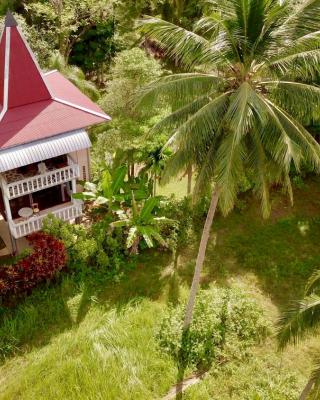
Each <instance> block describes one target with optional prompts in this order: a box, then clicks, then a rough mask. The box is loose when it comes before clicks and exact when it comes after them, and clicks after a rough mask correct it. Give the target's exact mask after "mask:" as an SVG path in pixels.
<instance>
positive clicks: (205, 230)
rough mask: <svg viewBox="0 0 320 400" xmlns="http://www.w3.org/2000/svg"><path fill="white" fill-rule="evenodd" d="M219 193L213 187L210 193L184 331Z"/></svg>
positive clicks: (190, 315) (192, 302) (189, 316)
mask: <svg viewBox="0 0 320 400" xmlns="http://www.w3.org/2000/svg"><path fill="white" fill-rule="evenodd" d="M219 195H220V190H219V189H215V190H214V191H213V193H212V197H211V203H210V207H209V211H208V214H207V218H206V222H205V224H204V228H203V231H202V236H201V241H200V246H199V250H198V256H197V261H196V266H195V270H194V275H193V280H192V285H191V289H190V294H189V299H188V304H187V308H186V314H185V317H184V323H183V330H184V331H186V330H188V328H189V326H190V324H191V321H192V315H193V308H194V303H195V300H196V295H197V291H198V288H199V284H200V276H201V271H202V266H203V263H204V258H205V255H206V250H207V244H208V240H209V235H210V230H211V226H212V221H213V217H214V214H215V212H216V209H217V204H218V200H219Z"/></svg>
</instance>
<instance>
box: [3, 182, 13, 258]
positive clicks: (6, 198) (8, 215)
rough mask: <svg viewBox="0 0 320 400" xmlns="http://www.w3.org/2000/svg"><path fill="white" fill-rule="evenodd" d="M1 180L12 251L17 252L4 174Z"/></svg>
mask: <svg viewBox="0 0 320 400" xmlns="http://www.w3.org/2000/svg"><path fill="white" fill-rule="evenodd" d="M0 181H1V191H2V198H3V203H4V208H5V210H6V216H7V224H8V230H9V235H10V240H11V246H12V253H13V254H16V253H17V242H16V239H15V238H14V237H13V236H12V233H11V229H10V223H11V222H12V213H11V208H10V202H9V198H8V193H7V187H6V184H5V182H4V179H3V176H1V179H0Z"/></svg>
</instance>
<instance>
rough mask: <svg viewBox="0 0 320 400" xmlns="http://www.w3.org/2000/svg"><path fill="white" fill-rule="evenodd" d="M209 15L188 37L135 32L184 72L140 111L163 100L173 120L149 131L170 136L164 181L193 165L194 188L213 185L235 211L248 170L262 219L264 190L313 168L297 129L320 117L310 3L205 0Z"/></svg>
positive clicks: (305, 136) (158, 27) (157, 28)
mask: <svg viewBox="0 0 320 400" xmlns="http://www.w3.org/2000/svg"><path fill="white" fill-rule="evenodd" d="M209 3H210V10H209V12H208V14H207V15H206V16H205V17H203V18H202V19H201V20H200V21H199V22H197V23H196V24H195V27H194V31H188V30H186V29H184V28H181V27H179V26H177V25H174V24H172V23H169V22H166V21H163V20H159V19H157V18H149V19H146V20H144V21H143V22H142V24H141V28H140V29H141V32H142V33H143V34H144V35H145V36H146V37H147V38H150V39H152V40H155V41H157V42H158V44H159V46H160V47H161V48H162V49H163V50H164V51H165V52H166V54H167V56H168V57H173V58H175V59H176V60H177V62H179V64H181V65H182V66H183V68H184V69H185V70H186V71H187V72H185V73H180V74H175V75H170V76H167V77H164V78H160V79H159V80H157V81H155V82H154V83H152V84H151V85H149V86H147V87H146V88H145V89H144V91H143V93H142V96H141V98H140V103H139V107H154V106H155V105H157V104H159V101H163V99H165V100H167V101H169V102H170V104H171V106H172V113H171V114H170V115H169V116H168V117H166V118H165V119H163V120H162V121H161V122H160V123H159V124H157V125H156V126H155V127H154V128H153V132H157V131H159V130H162V129H168V130H169V131H171V132H172V137H171V139H170V141H169V143H168V145H171V146H172V147H173V148H174V149H175V150H176V151H175V154H174V156H173V157H172V158H171V160H170V162H169V163H168V166H167V172H166V175H165V177H166V178H167V179H168V178H169V177H170V176H172V175H173V174H177V173H179V172H180V171H183V170H186V168H187V166H188V163H189V162H190V160H192V162H193V163H194V164H195V165H197V166H198V172H199V173H198V177H197V182H196V191H197V192H201V191H202V190H203V189H204V188H206V187H207V185H208V182H210V181H214V182H215V183H216V185H217V186H218V187H219V188H220V199H219V205H220V208H221V209H222V211H223V213H224V214H226V213H228V212H229V211H230V210H231V209H232V208H233V206H234V204H235V200H236V197H237V192H238V190H239V181H240V180H241V176H242V175H243V173H244V171H245V170H247V169H250V170H253V171H254V173H253V176H254V186H255V190H256V191H257V192H258V193H259V195H260V197H261V204H262V210H263V214H264V215H265V216H268V215H269V213H270V201H269V188H270V185H271V184H272V183H279V182H281V183H283V185H284V186H285V188H286V189H287V191H288V193H289V195H290V197H292V189H291V184H290V175H289V173H290V169H291V167H292V166H294V167H295V168H296V169H297V170H299V168H301V165H302V164H303V163H308V164H310V165H311V166H312V167H313V168H314V170H316V171H319V167H320V157H319V155H320V148H319V145H318V143H317V142H316V141H315V140H314V138H313V137H312V135H311V134H310V133H309V132H308V131H307V130H306V129H305V128H304V126H303V124H307V123H310V121H312V120H313V119H316V118H318V116H319V105H320V91H319V88H318V87H317V86H315V85H314V84H313V83H312V81H311V80H312V76H313V74H314V73H315V72H316V71H317V70H318V69H319V49H318V48H319V34H318V23H319V21H318V19H317V18H318V17H317V15H319V14H318V11H319V4H318V2H317V1H309V2H303V3H302V4H299V3H298V4H297V5H296V4H294V3H293V2H288V1H285V2H282V4H279V1H277V0H274V1H269V0H264V1H260V0H246V1H242V2H238V1H234V0H227V1H222V0H221V1H220V0H217V1H210V2H209Z"/></svg>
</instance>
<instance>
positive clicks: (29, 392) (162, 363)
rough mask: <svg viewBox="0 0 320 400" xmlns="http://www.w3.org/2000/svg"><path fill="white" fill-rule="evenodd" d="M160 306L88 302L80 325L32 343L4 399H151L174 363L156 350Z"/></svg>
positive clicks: (160, 391) (163, 386)
mask: <svg viewBox="0 0 320 400" xmlns="http://www.w3.org/2000/svg"><path fill="white" fill-rule="evenodd" d="M160 314H161V307H160V306H159V305H157V304H155V303H152V302H150V301H148V300H144V301H142V302H141V303H139V304H135V305H134V304H129V305H127V306H125V307H124V309H122V310H121V311H116V310H115V309H112V310H110V311H108V312H105V310H104V309H103V308H101V307H99V306H95V307H93V308H92V309H91V310H90V311H89V313H88V314H87V315H86V317H85V319H84V320H83V321H82V323H81V324H80V325H79V326H74V327H73V328H71V329H70V330H68V331H67V332H64V333H62V334H60V335H59V336H57V337H55V338H53V339H52V340H51V341H50V343H49V344H48V345H47V346H45V347H43V348H42V349H34V350H33V351H32V352H31V353H29V354H28V355H27V356H26V357H25V358H24V359H23V361H22V360H21V362H22V364H23V366H22V367H21V368H20V369H18V371H17V373H16V374H14V376H13V375H11V374H9V375H10V378H9V377H5V374H6V371H8V369H10V368H9V366H10V363H9V364H8V365H7V368H8V369H4V370H2V372H3V374H4V378H2V379H6V380H7V384H6V389H5V390H3V392H2V393H1V390H0V398H1V399H3V400H6V399H7V400H9V399H10V400H12V399H20V398H21V399H24V400H44V399H46V400H51V399H52V400H56V399H68V400H81V399H83V400H87V399H101V400H102V399H103V400H107V399H119V400H120V399H121V400H127V399H128V400H129V399H141V400H144V399H156V398H158V397H159V396H161V395H162V394H165V392H166V390H167V389H168V388H169V387H170V385H171V384H172V383H173V382H174V378H175V374H176V371H175V367H174V365H173V362H172V361H171V360H170V359H169V358H168V357H166V356H164V355H161V354H159V353H158V350H157V346H156V344H155V339H154V329H155V326H156V324H157V320H158V318H159V316H160Z"/></svg>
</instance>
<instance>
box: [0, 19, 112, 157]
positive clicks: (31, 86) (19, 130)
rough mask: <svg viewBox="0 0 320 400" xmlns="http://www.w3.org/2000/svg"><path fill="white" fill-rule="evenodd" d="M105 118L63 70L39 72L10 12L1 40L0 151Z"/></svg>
mask: <svg viewBox="0 0 320 400" xmlns="http://www.w3.org/2000/svg"><path fill="white" fill-rule="evenodd" d="M6 78H7V80H8V84H7V85H6V84H5V80H6ZM107 120H110V117H109V116H108V115H106V114H105V113H104V112H103V111H102V110H101V109H100V108H99V107H98V106H97V105H96V104H95V103H93V102H92V101H91V100H90V99H89V98H88V97H87V96H85V95H84V94H83V93H81V92H80V90H79V89H78V88H77V87H75V86H74V85H73V84H72V83H71V82H69V81H68V80H67V79H66V78H64V77H63V76H62V75H61V74H60V73H59V72H57V71H53V72H51V73H48V74H43V73H42V72H41V71H40V69H39V67H38V65H37V63H36V61H35V59H34V56H33V54H32V52H31V50H30V49H29V47H28V45H27V43H26V42H25V39H24V38H23V36H22V34H21V32H20V30H19V28H18V27H17V26H16V23H15V21H14V19H13V17H12V15H8V16H7V18H6V24H5V29H4V32H3V35H2V38H1V42H0V150H1V149H4V148H7V147H12V146H17V145H20V144H23V143H28V142H32V141H34V140H39V139H45V138H48V137H51V136H54V135H58V134H61V133H65V132H69V131H73V130H76V129H80V128H86V127H88V126H91V125H94V124H99V123H101V122H105V121H107Z"/></svg>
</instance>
